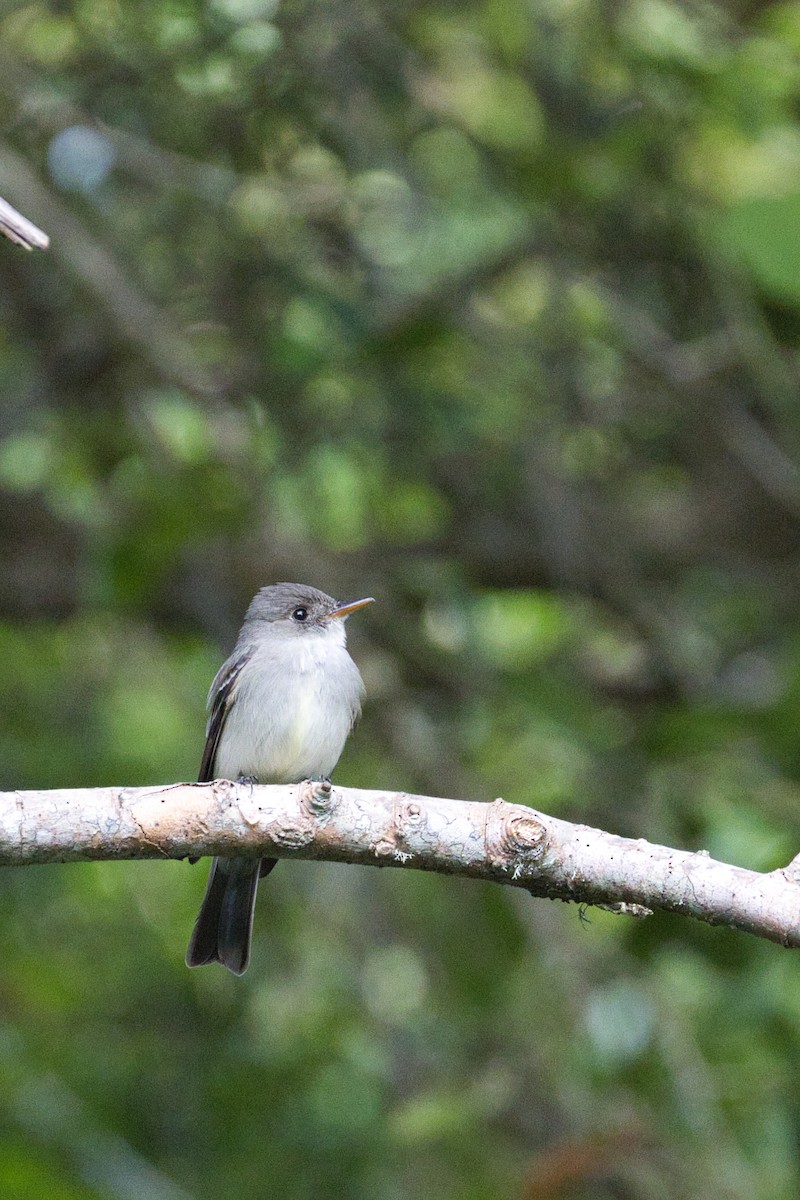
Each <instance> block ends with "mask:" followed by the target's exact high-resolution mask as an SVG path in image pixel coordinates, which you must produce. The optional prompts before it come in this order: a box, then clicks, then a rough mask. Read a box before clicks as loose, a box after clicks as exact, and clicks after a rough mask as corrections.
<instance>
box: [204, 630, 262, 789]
mask: <svg viewBox="0 0 800 1200" xmlns="http://www.w3.org/2000/svg"><path fill="white" fill-rule="evenodd" d="M251 655H252V650H246V651H245V652H244V653H243V654H238V655H236V656H235V657H231V658H229V659H228V661H227V662H225V663H223V665H222V666H221V667H220V669H219V671H218V672H217V676H216V678H215V679H214V682H213V683H212V685H211V691H210V692H209V694H208V699H209V703H210V705H211V715H210V716H209V718H208V726H207V728H206V744H205V747H204V749H203V759H202V762H201V763H200V773H199V775H198V776H197V782H198V783H210V781H211V780H212V779H215V778H216V775H215V773H214V762H215V759H216V757H217V748H218V746H219V739H220V738H221V737H222V730H223V729H224V728H225V721H226V720H227V717H228V713H229V712H230V711H231V708H232V707H233V705H234V703H235V701H236V696H235V689H236V682H237V680H238V678H239V676H240V675H241V673H242V669H243V668H244V667H245V666H246V665H247V663H248V662H249V661H250V657H251Z"/></svg>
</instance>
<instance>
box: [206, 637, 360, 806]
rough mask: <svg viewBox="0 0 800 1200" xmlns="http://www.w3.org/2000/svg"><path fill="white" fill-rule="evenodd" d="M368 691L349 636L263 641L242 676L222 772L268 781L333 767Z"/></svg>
mask: <svg viewBox="0 0 800 1200" xmlns="http://www.w3.org/2000/svg"><path fill="white" fill-rule="evenodd" d="M362 694H363V684H362V682H361V676H360V675H359V673H358V668H357V667H356V665H355V663H354V662H353V660H352V658H351V657H350V655H349V654H348V653H347V650H346V648H345V646H344V644H343V639H339V638H331V637H327V636H324V635H323V636H314V635H313V634H312V635H310V636H303V637H301V638H296V639H291V640H287V641H285V642H279V643H278V644H273V643H267V644H266V646H260V647H259V648H258V649H257V650H256V651H255V653H254V654H253V656H252V658H251V659H250V661H249V662H248V663H247V665H246V666H245V667H244V669H243V670H242V673H241V675H240V677H239V680H238V682H237V686H236V689H235V692H234V695H233V704H232V706H231V709H230V712H229V713H228V716H227V719H226V721H225V725H224V728H223V731H222V736H221V738H220V742H219V746H218V748H217V754H216V759H215V764H214V769H215V774H216V775H217V776H218V777H224V778H226V779H235V778H237V777H238V776H239V775H252V776H254V777H255V778H256V779H258V780H259V782H261V783H294V782H296V781H297V780H300V779H306V778H308V777H309V776H319V775H330V774H331V772H332V771H333V768H334V767H335V766H336V763H337V762H338V761H339V755H340V754H341V753H342V750H343V748H344V744H345V742H346V740H347V735H348V734H349V732H350V730H351V729H352V727H353V722H354V721H355V719H356V717H357V716H358V714H359V711H360V708H361V696H362Z"/></svg>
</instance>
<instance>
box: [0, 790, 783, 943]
mask: <svg viewBox="0 0 800 1200" xmlns="http://www.w3.org/2000/svg"><path fill="white" fill-rule="evenodd" d="M0 831H2V836H0V865H5V866H24V865H31V864H34V863H40V864H41V863H47V862H76V861H78V862H79V861H86V860H98V859H112V860H116V859H132V858H159V857H163V858H187V857H205V856H207V855H214V854H221V855H228V856H231V855H234V854H236V855H238V854H240V853H242V852H245V853H246V854H249V855H252V856H253V857H269V858H283V857H287V858H300V859H313V860H322V861H324V860H328V861H331V862H345V863H352V864H356V863H358V864H361V865H377V866H394V867H408V868H413V869H417V870H424V871H435V872H439V873H441V874H445V875H464V876H466V877H468V878H470V879H482V880H487V881H491V882H494V883H503V884H508V885H510V886H512V887H518V888H522V889H523V890H525V891H527V892H530V893H531V895H533V896H546V897H548V898H549V899H551V900H569V901H573V902H575V903H578V904H589V905H594V904H600V905H602V906H604V907H611V908H612V910H617V911H619V912H620V913H628V914H630V915H632V916H636V917H641V916H649V915H651V910H652V909H654V908H659V909H663V910H665V911H668V912H676V913H681V914H684V915H687V916H692V917H695V918H697V919H698V920H701V921H706V922H708V923H709V924H711V925H728V926H730V927H731V928H735V929H743V930H746V931H747V932H749V933H754V934H756V935H757V936H759V937H764V938H768V939H769V940H770V941H774V942H779V943H780V944H781V945H783V946H793V947H797V946H800V867H798V865H797V861H800V860H797V861H796V862H793V863H792V864H791V865H790V867H788V868H787V869H785V870H776V871H772V872H770V873H768V874H758V873H756V872H754V871H746V870H744V869H742V868H741V867H733V866H728V865H727V864H725V863H720V862H717V861H715V860H714V859H713V858H711V857H710V855H709V854H708V853H707V852H705V851H699V852H696V853H688V852H686V851H679V850H671V849H668V848H667V847H665V846H655V845H651V844H650V843H648V842H646V841H644V839H642V838H639V839H637V840H635V841H634V840H632V839H630V838H622V837H617V836H616V835H614V834H610V833H605V832H603V831H602V830H599V829H591V828H590V827H589V826H586V825H574V824H571V823H570V822H567V821H560V820H557V819H556V818H554V817H550V816H547V815H545V814H544V813H540V812H536V811H534V810H533V809H530V808H525V807H523V806H521V805H511V804H506V803H505V801H503V800H495V801H494V803H493V804H480V803H477V802H474V801H464V800H443V799H434V798H433V797H430V796H414V795H409V794H407V793H405V792H381V791H374V790H372V791H366V790H364V789H356V788H333V787H332V786H331V785H330V783H322V784H319V783H312V782H310V781H305V782H304V783H301V784H298V785H291V786H275V785H270V786H249V785H247V784H239V783H231V782H230V781H227V780H217V781H215V782H214V783H211V784H170V785H168V786H166V787H161V788H139V789H136V788H123V789H120V788H98V789H86V790H70V791H49V792H22V791H18V792H5V793H0Z"/></svg>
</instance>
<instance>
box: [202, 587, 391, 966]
mask: <svg viewBox="0 0 800 1200" xmlns="http://www.w3.org/2000/svg"><path fill="white" fill-rule="evenodd" d="M372 600H373V598H372V596H369V597H367V598H365V599H364V600H354V601H353V602H352V603H350V604H338V603H337V602H336V601H335V600H333V599H332V598H331V597H330V596H326V595H325V593H324V592H320V591H318V589H317V588H313V587H308V586H307V585H306V584H303V583H276V584H274V585H273V586H272V587H265V588H262V589H261V591H260V592H258V593H257V594H256V595H255V597H254V598H253V600H252V603H251V604H250V607H249V608H248V610H247V613H246V614H245V618H244V624H243V625H242V628H241V630H240V631H239V636H238V638H237V639H236V645H235V647H234V650H233V654H232V655H231V656H230V658H229V659H228V660H227V662H225V663H223V665H222V666H221V667H220V669H219V671H218V673H217V676H216V678H215V680H214V682H213V683H212V684H211V690H210V691H209V693H208V706H209V708H210V710H211V715H210V717H209V720H208V727H207V729H206V745H205V750H204V752H203V761H202V763H201V764H200V775H199V777H198V778H199V782H200V783H206V782H208V781H209V780H211V779H244V778H247V779H252V780H253V781H254V782H258V783H298V782H299V781H300V780H301V779H320V778H327V777H328V776H329V775H330V773H331V771H332V770H333V768H334V767H335V766H336V763H337V762H338V761H339V755H340V754H341V753H342V750H343V748H344V744H345V742H346V741H347V735H348V734H349V733H350V730H351V729H352V728H353V724H354V722H355V720H356V718H357V717H358V715H359V713H360V712H361V698H362V696H363V694H364V684H363V682H362V680H361V676H360V674H359V672H358V667H357V666H356V664H355V663H354V662H353V660H352V658H351V657H350V655H349V654H348V653H347V644H346V643H347V638H346V636H345V628H344V621H345V618H346V617H348V616H349V615H350V613H352V612H355V611H356V609H358V608H363V607H364V605H365V604H371V603H372ZM276 862H277V860H276V859H274V858H264V859H257V858H215V859H214V861H213V862H212V864H211V872H210V874H209V877H208V885H207V887H206V894H205V896H204V897H203V903H202V905H201V908H200V912H199V913H198V916H197V920H196V922H195V926H194V931H193V933H192V937H191V941H190V942H189V949H188V951H187V953H186V962H187V964H188V966H190V967H200V966H203V965H204V964H205V963H210V962H219V963H222V964H223V965H224V966H226V967H227V968H228V969H229V970H230V971H233V973H234V974H235V975H241V974H242V973H243V972H244V971H245V970H246V969H247V962H248V959H249V957H250V936H251V933H252V929H253V909H254V906H255V902H256V891H257V889H258V881H259V878H260V877H261V876H262V875H268V874H269V872H270V871H271V870H272V868H273V867H274V866H275V864H276Z"/></svg>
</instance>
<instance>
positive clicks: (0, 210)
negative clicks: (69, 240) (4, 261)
mask: <svg viewBox="0 0 800 1200" xmlns="http://www.w3.org/2000/svg"><path fill="white" fill-rule="evenodd" d="M0 233H2V234H3V236H4V237H7V238H8V239H9V241H11V242H15V243H16V244H17V245H18V246H22V248H23V249H24V250H46V249H47V247H48V246H49V245H50V239H49V237H48V236H47V234H46V233H44V232H43V231H42V230H41V229H38V228H37V227H36V225H34V224H33V222H32V221H29V220H28V219H27V218H26V217H23V215H22V213H18V212H17V210H16V209H15V208H12V206H11V205H10V204H9V203H8V201H7V200H3V198H2V197H0Z"/></svg>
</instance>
